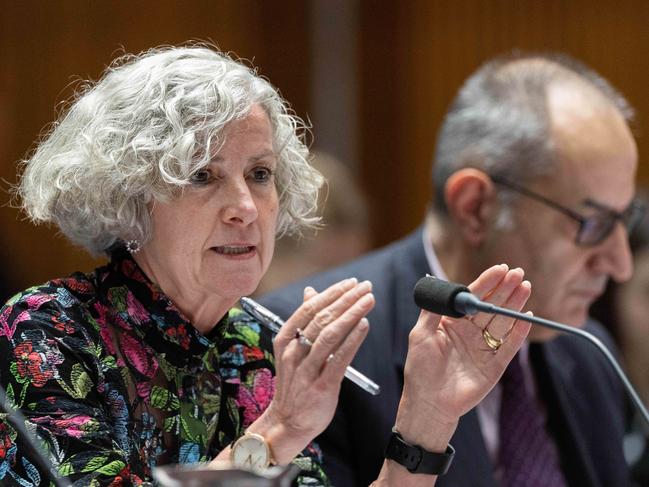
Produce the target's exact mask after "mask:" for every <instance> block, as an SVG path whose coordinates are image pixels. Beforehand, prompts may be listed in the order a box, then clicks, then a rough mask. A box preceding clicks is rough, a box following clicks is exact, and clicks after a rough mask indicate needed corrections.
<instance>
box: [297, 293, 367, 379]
mask: <svg viewBox="0 0 649 487" xmlns="http://www.w3.org/2000/svg"><path fill="white" fill-rule="evenodd" d="M373 307H374V295H373V294H371V293H369V294H365V295H364V296H363V297H361V298H360V299H359V300H358V301H356V302H355V303H354V304H353V305H352V306H351V307H350V308H349V309H347V310H346V311H345V312H344V313H343V314H342V315H341V316H340V317H339V318H338V319H336V320H335V321H333V322H332V323H331V324H329V326H327V327H326V328H325V329H324V330H323V331H322V332H321V333H320V334H319V335H318V337H317V338H316V339H315V340H313V345H312V346H311V347H310V351H309V353H308V355H307V356H306V358H305V359H304V360H303V362H302V365H301V366H302V367H304V370H305V373H306V374H307V376H309V377H317V376H318V375H320V372H321V371H322V367H323V365H324V363H325V361H326V360H327V359H328V357H329V356H330V355H332V354H334V353H336V352H337V351H338V349H339V347H340V346H341V344H342V343H343V341H344V340H345V339H346V338H347V336H348V335H349V334H350V332H351V331H352V330H353V329H354V327H355V326H357V325H358V323H359V322H360V321H361V319H362V318H364V317H365V315H366V314H367V313H369V312H370V310H371V309H372V308H373Z"/></svg>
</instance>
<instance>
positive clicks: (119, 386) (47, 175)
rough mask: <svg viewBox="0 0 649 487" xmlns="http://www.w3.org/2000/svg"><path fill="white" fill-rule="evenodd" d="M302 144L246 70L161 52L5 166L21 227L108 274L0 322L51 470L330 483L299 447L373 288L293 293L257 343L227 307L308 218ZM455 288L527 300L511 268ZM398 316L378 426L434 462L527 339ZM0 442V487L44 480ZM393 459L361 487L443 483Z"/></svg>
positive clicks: (304, 445) (325, 402)
mask: <svg viewBox="0 0 649 487" xmlns="http://www.w3.org/2000/svg"><path fill="white" fill-rule="evenodd" d="M303 127H304V125H303V123H302V121H301V120H300V119H299V118H297V117H296V116H295V115H293V114H292V113H291V111H290V109H289V108H288V104H287V103H286V102H285V101H284V100H283V99H282V98H281V97H280V95H279V94H278V92H277V91H276V89H275V88H273V87H272V86H271V85H270V84H269V83H268V81H266V80H265V79H263V78H261V77H260V76H258V75H257V74H256V72H255V71H254V70H253V69H252V68H250V67H248V66H246V65H244V64H242V63H239V62H237V61H234V60H233V59H231V58H230V57H228V56H227V55H225V54H223V53H220V52H218V51H217V50H214V49H212V48H210V47H208V46H198V45H195V46H187V47H165V48H160V49H153V50H150V51H147V52H144V53H142V54H140V55H137V56H131V55H127V56H125V57H123V58H121V59H119V60H117V61H116V62H115V63H113V64H112V65H111V66H110V67H109V68H108V69H107V70H106V72H105V74H104V75H103V77H102V78H101V79H100V80H99V81H98V82H97V83H88V84H87V85H86V86H85V87H84V88H83V89H82V90H80V92H79V93H78V94H77V95H76V97H75V99H74V100H73V101H72V103H71V104H70V106H69V108H68V110H67V111H66V112H65V113H63V114H62V116H61V118H60V119H59V120H58V122H57V123H56V124H54V125H53V126H52V128H51V130H50V131H49V132H48V133H47V134H45V135H44V137H43V139H42V140H41V141H40V143H39V144H38V146H37V148H36V150H35V151H34V153H33V155H31V156H30V157H29V159H28V160H27V161H25V164H24V168H23V172H22V175H21V180H20V186H19V188H18V193H19V196H20V197H21V198H22V204H23V207H24V209H25V211H26V212H27V214H28V215H29V216H30V217H31V218H32V220H34V221H36V222H47V223H50V224H53V225H56V226H57V227H58V228H59V229H60V231H61V232H62V233H64V234H65V235H66V236H67V237H68V238H69V239H70V240H71V241H72V242H74V243H75V244H78V245H80V246H82V247H83V248H85V249H86V250H88V251H89V252H91V253H92V254H104V255H106V256H108V258H109V259H110V260H109V262H108V263H107V264H106V265H104V266H102V267H99V268H98V269H95V270H94V271H93V272H90V273H80V272H77V273H75V274H72V275H71V276H69V277H67V278H60V279H53V280H51V281H49V282H47V283H45V284H42V285H39V286H34V287H31V288H29V289H27V290H25V291H24V292H22V293H19V294H17V295H16V296H14V297H13V298H11V299H10V300H9V302H7V303H6V305H5V306H4V307H3V308H2V309H1V310H0V384H1V385H2V387H3V388H4V389H5V390H6V395H7V397H8V402H7V404H5V405H4V406H5V407H6V408H8V407H9V408H10V407H13V408H17V409H19V410H20V412H22V414H23V415H24V416H25V418H26V421H27V424H26V427H27V429H28V430H29V431H31V432H32V433H33V434H35V435H36V436H37V438H38V443H39V444H40V445H42V447H43V448H42V449H43V450H45V451H46V454H47V457H48V458H49V459H50V461H51V463H52V464H53V466H54V468H55V469H56V471H58V473H59V475H61V476H65V477H68V478H69V479H70V480H72V481H73V482H74V484H75V485H79V486H87V485H93V486H94V485H107V486H108V485H110V486H117V485H145V484H146V485H149V484H150V482H151V481H152V470H153V468H154V467H155V466H157V465H165V464H192V463H197V462H201V463H204V464H210V465H215V464H220V463H228V462H230V463H231V464H233V465H234V466H235V467H238V468H244V467H247V468H252V467H255V468H257V469H263V468H265V467H267V466H269V465H273V464H278V465H285V464H288V463H289V462H295V463H296V464H298V465H299V466H300V468H301V470H302V474H301V476H300V477H299V478H298V483H300V484H302V485H327V484H328V483H329V482H328V479H327V477H326V476H325V475H324V473H323V471H322V468H321V458H320V454H319V450H318V448H317V447H316V446H315V445H314V444H312V443H311V440H312V439H313V438H314V437H315V436H316V435H318V434H319V433H321V432H322V431H323V430H324V428H325V427H326V425H327V424H328V423H329V421H330V420H331V418H332V416H333V414H334V410H335V406H336V403H337V400H338V394H339V389H340V383H341V381H342V379H343V374H344V373H345V369H346V367H347V365H348V364H349V363H350V361H351V359H352V357H353V355H354V354H355V353H356V351H357V349H358V347H359V346H360V344H361V342H362V341H363V339H364V338H365V336H366V335H367V333H368V330H369V324H368V322H367V320H366V319H365V318H364V316H365V315H366V314H367V313H368V311H369V310H370V309H371V308H372V307H373V306H374V303H375V301H374V297H373V295H372V292H371V289H372V284H371V283H370V282H368V281H362V282H361V281H358V280H357V279H355V278H353V276H350V277H349V278H346V279H343V280H341V281H340V282H338V283H336V284H334V285H333V286H331V287H329V288H328V289H327V290H324V291H323V292H320V293H318V292H316V291H314V290H313V289H306V290H305V291H304V294H303V299H304V300H305V303H304V305H303V306H300V307H299V309H298V310H297V311H296V312H295V313H294V314H293V315H292V316H291V318H290V319H289V320H288V321H287V322H286V324H285V325H284V327H283V328H282V329H281V331H280V332H279V333H278V335H277V336H276V337H275V338H274V340H273V337H272V335H271V333H270V332H269V331H268V330H267V329H266V328H264V327H262V326H260V323H259V322H257V321H255V320H254V319H253V318H252V317H251V316H249V315H247V314H245V313H244V312H243V311H241V310H240V309H238V308H237V307H236V305H237V302H238V300H239V298H240V297H242V296H244V295H248V294H250V293H252V292H253V291H254V290H255V288H256V287H257V285H258V284H259V281H260V280H261V278H262V276H263V275H264V273H265V272H266V270H267V269H268V266H269V264H270V260H271V258H272V255H273V248H274V242H275V238H276V236H277V235H282V234H284V233H291V232H298V231H299V230H300V228H303V227H305V226H306V227H308V226H310V225H313V224H315V223H317V219H315V217H314V216H313V215H314V210H315V207H316V203H317V193H318V189H319V187H320V185H321V183H322V177H321V175H320V174H319V173H318V172H317V171H316V170H314V169H313V168H312V167H311V166H310V165H309V163H308V149H307V147H306V145H305V144H304V141H303V137H302V135H303V134H302V128H303ZM52 258H55V256H52ZM471 289H472V291H473V292H475V293H476V294H477V295H479V296H480V297H482V298H485V299H488V300H489V301H491V302H494V303H496V304H506V305H508V306H510V307H513V308H515V309H521V308H522V307H523V305H524V304H525V302H526V301H527V298H528V297H529V294H530V284H529V282H527V281H524V280H523V271H522V270H520V269H511V270H510V269H508V268H507V267H506V266H502V265H500V266H493V267H491V268H490V269H488V270H487V271H485V272H484V273H483V274H482V275H481V276H480V277H478V279H476V280H475V282H474V283H473V284H472V285H471ZM486 319H488V317H484V316H480V315H478V316H477V317H475V318H474V321H475V320H486ZM414 321H415V322H417V324H416V325H415V326H414V328H413V332H412V334H411V345H410V347H409V355H408V361H407V363H406V368H405V387H404V391H403V397H402V399H403V402H402V405H401V406H400V407H399V409H398V412H397V411H395V415H394V416H393V417H392V419H391V421H392V423H393V425H396V426H395V427H396V428H398V431H399V433H400V434H401V435H402V437H403V438H405V441H412V442H413V443H416V444H417V445H419V447H420V448H425V449H428V450H429V453H428V456H429V457H433V458H434V459H437V460H439V459H440V458H442V459H443V460H444V461H445V462H446V461H448V459H450V458H452V449H451V448H450V447H448V441H449V439H450V437H451V435H452V434H453V431H454V430H455V427H456V425H457V422H458V420H459V417H460V416H461V415H462V414H464V413H465V412H466V411H468V410H469V409H471V408H472V407H473V406H474V405H475V404H476V403H477V402H478V401H480V399H481V398H482V397H484V395H485V394H486V393H487V392H488V391H489V389H490V388H491V387H493V385H494V384H495V383H496V382H497V380H498V377H500V375H501V374H502V373H503V371H504V369H505V367H506V366H507V363H508V362H509V360H511V358H512V357H513V356H514V355H515V353H516V351H517V350H518V349H519V347H520V346H521V344H522V343H523V341H524V338H525V336H526V335H527V333H528V331H529V326H528V325H525V324H520V323H518V324H517V323H516V322H513V320H511V319H506V318H501V319H496V320H494V321H493V322H491V325H490V327H491V328H490V329H491V331H492V333H494V335H495V336H496V337H504V336H505V335H507V337H508V338H507V339H506V340H505V339H503V342H504V343H502V346H500V345H499V346H498V349H499V350H498V354H495V353H493V350H491V349H489V348H486V346H485V340H484V337H483V335H482V334H481V331H480V329H479V328H478V327H477V326H476V324H475V323H474V322H472V321H470V320H468V319H449V318H446V317H444V318H440V317H439V316H437V315H432V314H431V313H422V314H421V316H420V317H419V318H418V319H415V320H414ZM499 343H500V342H499ZM492 348H493V347H492ZM435 357H437V358H438V360H435ZM441 357H444V358H445V361H442V360H439V359H440V358H441ZM460 381H461V384H462V387H458V384H459V382H460ZM395 434H397V433H395ZM0 445H1V448H0V483H1V484H2V485H20V486H32V485H49V484H50V483H49V480H48V477H47V475H46V474H45V472H42V471H40V470H39V469H38V468H37V467H36V466H35V465H34V460H33V455H34V454H35V452H33V451H30V449H29V446H28V444H27V443H26V442H25V437H23V436H19V435H17V433H16V431H14V429H13V427H12V426H11V424H9V423H8V422H7V419H6V416H4V415H3V417H2V421H1V422H0ZM418 451H419V452H421V451H422V450H421V449H419V450H418ZM399 458H401V457H399ZM402 462H403V460H402ZM402 462H401V463H400V462H397V461H394V460H386V461H385V464H384V466H383V468H382V470H381V476H380V479H379V480H377V482H376V485H377V486H378V485H400V486H402V485H405V482H408V485H413V486H414V485H431V484H433V483H434V482H435V476H436V475H437V474H438V473H441V472H442V470H439V469H437V470H436V469H432V470H431V469H430V468H429V469H428V470H427V471H426V475H412V474H411V473H410V472H409V471H408V470H407V469H406V468H405V467H404V466H403V465H402ZM428 466H429V467H430V465H428ZM433 467H436V468H437V467H438V464H435V465H433ZM377 475H378V472H377Z"/></svg>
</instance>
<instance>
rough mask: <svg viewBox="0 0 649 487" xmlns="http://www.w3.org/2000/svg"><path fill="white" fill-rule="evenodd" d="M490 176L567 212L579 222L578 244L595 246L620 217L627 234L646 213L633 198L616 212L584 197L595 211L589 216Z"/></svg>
mask: <svg viewBox="0 0 649 487" xmlns="http://www.w3.org/2000/svg"><path fill="white" fill-rule="evenodd" d="M491 180H492V181H493V182H494V183H496V184H499V185H501V186H504V187H506V188H508V189H510V190H512V191H515V192H517V193H520V194H522V195H524V196H527V197H529V198H532V199H535V200H536V201H539V202H541V203H544V204H545V205H547V206H549V207H551V208H554V209H555V210H557V211H560V212H561V213H563V214H564V215H567V216H569V217H570V218H572V219H573V220H576V221H578V222H579V231H578V232H577V238H576V239H575V242H576V243H577V244H578V245H583V246H585V247H589V246H594V245H598V244H600V243H602V242H603V241H604V240H606V238H607V237H608V236H609V235H610V234H611V233H612V232H613V230H614V228H615V224H616V223H617V222H618V221H620V222H621V223H622V224H623V225H624V226H625V228H626V230H627V232H628V233H629V234H630V233H631V232H632V231H633V229H634V228H636V226H637V225H638V223H640V221H641V220H642V217H643V216H644V213H645V205H644V204H643V203H642V202H641V201H639V200H636V199H634V200H633V201H632V202H631V204H630V205H629V206H628V207H627V208H626V209H625V210H624V211H622V212H617V211H615V210H613V209H611V208H607V207H606V206H604V205H601V204H599V203H597V202H595V201H593V200H590V199H587V200H585V201H584V204H585V205H586V206H589V207H591V208H593V209H594V210H596V211H595V213H593V214H592V215H589V216H584V215H582V214H580V213H577V212H576V211H574V210H571V209H570V208H566V207H565V206H562V205H560V204H559V203H556V202H554V201H552V200H550V199H548V198H546V197H545V196H543V195H540V194H538V193H535V192H534V191H530V190H529V189H527V188H524V187H522V186H519V185H518V184H516V183H512V182H511V181H508V180H507V179H504V178H501V177H498V176H492V178H491Z"/></svg>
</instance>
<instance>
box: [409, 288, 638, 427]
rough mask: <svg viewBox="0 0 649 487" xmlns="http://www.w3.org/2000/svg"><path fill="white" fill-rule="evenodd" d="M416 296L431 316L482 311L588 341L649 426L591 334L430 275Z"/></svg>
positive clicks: (624, 381) (630, 388)
mask: <svg viewBox="0 0 649 487" xmlns="http://www.w3.org/2000/svg"><path fill="white" fill-rule="evenodd" d="M413 296H414V298H415V303H416V304H417V306H419V307H420V308H422V309H425V310H426V311H430V312H432V313H436V314H441V315H446V316H450V317H453V318H461V317H462V316H466V315H474V314H476V313H478V312H480V311H481V312H483V313H489V314H497V315H503V316H509V317H510V318H515V319H517V320H522V321H527V322H529V323H532V324H534V325H540V326H543V327H545V328H551V329H553V330H557V331H561V332H564V333H570V334H572V335H576V336H578V337H581V338H583V339H585V340H587V341H589V342H590V343H592V344H593V345H594V346H595V347H596V348H597V349H598V350H599V351H600V352H601V353H602V354H603V355H604V357H605V358H606V360H607V361H608V363H609V364H610V365H611V367H613V370H614V371H615V373H616V374H617V376H618V377H619V379H620V380H621V381H622V384H623V385H624V388H625V389H626V391H627V393H628V394H629V396H630V397H631V400H632V401H633V403H634V405H635V406H636V408H637V409H638V411H639V412H640V415H641V416H642V418H643V419H644V420H645V421H646V423H647V425H649V412H647V409H646V408H645V406H644V404H642V400H641V399H640V396H638V393H637V392H636V390H635V389H634V388H633V385H631V382H630V381H629V379H628V378H627V376H626V374H625V373H624V371H623V370H622V367H620V364H619V363H618V362H617V360H616V359H615V357H614V356H613V354H612V353H611V352H610V351H609V349H608V348H606V345H604V344H603V343H602V341H601V340H600V339H599V338H597V337H596V336H595V335H593V334H592V333H589V332H587V331H584V330H581V329H579V328H575V327H573V326H569V325H565V324H563V323H558V322H556V321H551V320H546V319H544V318H539V317H537V316H530V315H528V314H525V313H520V312H518V311H514V310H511V309H507V308H501V307H500V306H496V305H495V304H492V303H486V302H484V301H482V300H480V299H479V298H478V297H477V296H475V295H473V294H471V292H470V291H469V288H468V287H466V286H464V285H462V284H457V283H454V282H448V281H444V280H443V279H438V278H436V277H435V276H431V275H427V276H425V277H422V278H421V279H419V281H417V284H415V289H414V292H413Z"/></svg>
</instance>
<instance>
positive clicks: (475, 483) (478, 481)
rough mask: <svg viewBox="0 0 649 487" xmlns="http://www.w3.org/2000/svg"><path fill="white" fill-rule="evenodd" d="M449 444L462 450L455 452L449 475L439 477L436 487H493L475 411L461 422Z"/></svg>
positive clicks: (490, 469)
mask: <svg viewBox="0 0 649 487" xmlns="http://www.w3.org/2000/svg"><path fill="white" fill-rule="evenodd" d="M451 444H452V445H462V447H461V448H459V449H458V450H457V451H456V452H455V460H454V465H451V468H450V470H449V472H448V473H447V474H446V475H445V476H443V477H439V479H438V481H437V485H438V486H439V487H452V486H453V487H469V486H470V487H496V483H495V480H494V476H493V467H492V465H491V461H490V460H489V455H488V453H487V448H486V447H485V444H484V440H483V438H482V430H481V429H480V422H479V420H478V414H477V412H476V410H475V408H474V409H472V410H471V411H469V412H468V413H467V414H465V415H464V416H462V417H461V418H460V422H459V424H458V427H457V430H456V431H455V434H454V435H453V438H451Z"/></svg>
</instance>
